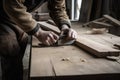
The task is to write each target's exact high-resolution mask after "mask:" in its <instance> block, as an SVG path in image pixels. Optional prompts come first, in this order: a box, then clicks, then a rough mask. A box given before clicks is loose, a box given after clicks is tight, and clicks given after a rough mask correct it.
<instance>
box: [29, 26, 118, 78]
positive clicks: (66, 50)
mask: <svg viewBox="0 0 120 80" xmlns="http://www.w3.org/2000/svg"><path fill="white" fill-rule="evenodd" d="M74 29H76V30H77V32H78V34H79V35H81V36H84V37H86V38H89V39H91V40H94V41H97V42H99V43H101V44H105V45H108V46H111V47H113V44H115V43H120V38H119V37H117V36H114V35H111V34H108V33H105V34H99V35H88V34H85V31H86V29H85V28H83V29H82V28H79V26H78V25H74ZM81 29H82V30H81ZM79 30H80V31H79ZM87 30H88V29H87ZM38 43H39V42H38V41H37V40H36V39H33V42H32V46H33V47H32V53H31V64H30V79H31V80H39V79H44V78H48V77H49V79H58V80H59V79H63V80H79V79H85V80H88V78H89V79H91V80H96V79H97V80H100V79H107V78H108V79H111V80H113V79H112V78H114V80H117V79H118V78H119V75H120V63H119V62H120V61H119V59H118V60H117V61H112V60H108V59H105V58H97V57H95V56H94V55H92V54H90V53H89V52H86V51H84V50H82V49H80V48H78V47H77V46H75V45H70V46H51V47H42V46H39V45H38ZM45 80H46V79H45ZM118 80H119V79H118Z"/></svg>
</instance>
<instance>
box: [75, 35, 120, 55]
mask: <svg viewBox="0 0 120 80" xmlns="http://www.w3.org/2000/svg"><path fill="white" fill-rule="evenodd" d="M75 45H77V46H79V47H81V48H83V49H84V50H86V51H88V52H90V53H92V54H94V55H96V56H97V57H106V56H119V53H120V50H117V49H113V48H112V47H110V46H106V45H103V44H100V43H98V42H95V41H93V40H90V39H88V38H84V37H79V38H78V39H77V41H76V42H75Z"/></svg>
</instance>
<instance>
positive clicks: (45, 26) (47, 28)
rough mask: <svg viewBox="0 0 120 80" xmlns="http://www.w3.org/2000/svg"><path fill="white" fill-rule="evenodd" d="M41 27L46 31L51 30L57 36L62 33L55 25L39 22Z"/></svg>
mask: <svg viewBox="0 0 120 80" xmlns="http://www.w3.org/2000/svg"><path fill="white" fill-rule="evenodd" d="M38 23H39V24H40V25H41V28H43V29H45V30H51V31H53V32H55V33H57V34H59V33H60V30H59V29H58V28H57V27H55V26H54V25H51V24H48V23H46V22H38Z"/></svg>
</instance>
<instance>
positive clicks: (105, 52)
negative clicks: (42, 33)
mask: <svg viewBox="0 0 120 80" xmlns="http://www.w3.org/2000/svg"><path fill="white" fill-rule="evenodd" d="M44 26H45V27H46V28H48V29H50V30H52V31H54V32H57V33H59V32H60V31H59V30H58V28H57V27H55V26H49V25H48V24H47V25H46V22H44ZM75 45H77V46H79V47H80V48H83V49H84V50H86V51H88V52H90V53H92V54H94V55H96V56H97V57H106V56H119V53H120V50H117V49H113V48H112V47H110V46H106V45H105V44H100V43H98V42H95V41H93V40H90V39H89V38H84V37H82V36H79V38H78V39H77V40H76V42H75Z"/></svg>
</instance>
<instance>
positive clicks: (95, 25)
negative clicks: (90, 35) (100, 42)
mask: <svg viewBox="0 0 120 80" xmlns="http://www.w3.org/2000/svg"><path fill="white" fill-rule="evenodd" d="M89 26H91V27H93V28H109V27H112V25H110V24H107V23H103V22H97V21H92V23H91V24H89Z"/></svg>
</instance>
